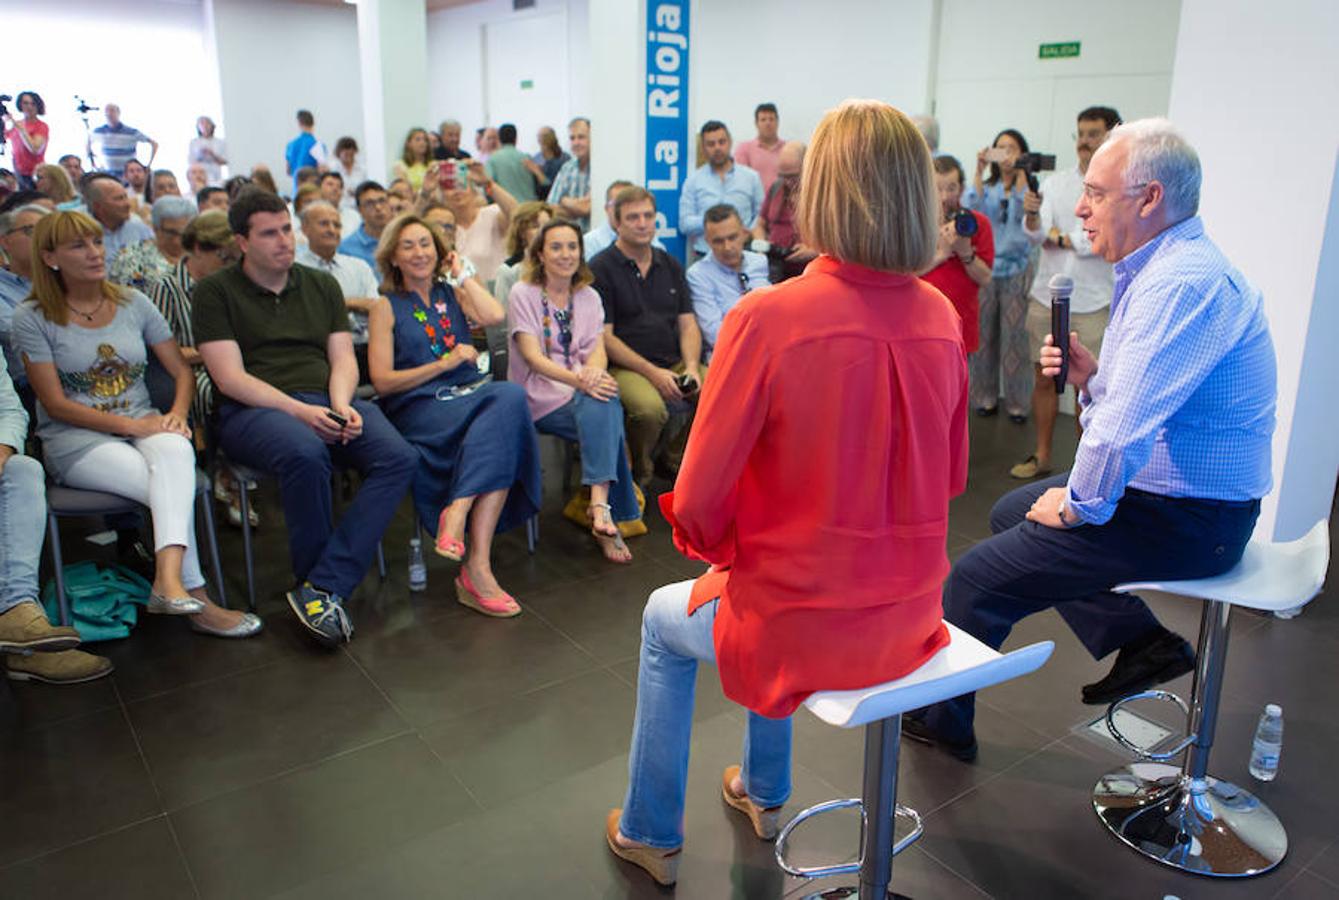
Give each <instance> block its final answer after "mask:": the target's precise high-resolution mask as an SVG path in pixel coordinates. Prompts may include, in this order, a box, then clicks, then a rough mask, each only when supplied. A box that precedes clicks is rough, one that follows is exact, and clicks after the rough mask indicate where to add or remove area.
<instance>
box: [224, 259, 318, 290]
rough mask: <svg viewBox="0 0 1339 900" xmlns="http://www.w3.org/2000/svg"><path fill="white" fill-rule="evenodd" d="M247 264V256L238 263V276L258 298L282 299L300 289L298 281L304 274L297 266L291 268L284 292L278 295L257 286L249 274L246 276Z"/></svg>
mask: <svg viewBox="0 0 1339 900" xmlns="http://www.w3.org/2000/svg"><path fill="white" fill-rule="evenodd" d="M245 262H246V257H245V256H243V257H242V259H241V260H240V261H238V263H237V275H238V277H239V278H241V280H242V283H243V284H245V285H246V286H247V289H248V290H249V291H250V292H251V293H252V294H254V295H255V296H257V297H266V298H274V297H280V298H281V297H283V296H284V295H285V294H288V293H290V292H292V291H294V290H297V287H298V279H299V278H301V277H302V276H301V272H302V270H301V269H299V268H298V267H297V266H292V267H290V268H289V270H288V280H287V281H286V282H284V287H283V290H281V291H279V293H277V294H276V293H275V292H274V291H272V290H270V289H269V288H267V287H263V286H261V285H259V284H256V282H254V281H252V280H251V276H250V275H248V274H246V269H245V268H243V264H244V263H245Z"/></svg>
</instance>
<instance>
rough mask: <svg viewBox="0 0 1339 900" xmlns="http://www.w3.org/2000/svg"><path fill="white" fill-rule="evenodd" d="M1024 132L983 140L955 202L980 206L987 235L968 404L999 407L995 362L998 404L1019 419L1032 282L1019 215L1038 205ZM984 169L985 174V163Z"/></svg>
mask: <svg viewBox="0 0 1339 900" xmlns="http://www.w3.org/2000/svg"><path fill="white" fill-rule="evenodd" d="M1028 152H1029V151H1028V145H1027V139H1026V138H1024V137H1023V135H1022V134H1020V133H1019V132H1018V131H1017V130H1015V129H1013V128H1006V129H1005V130H1003V131H1001V132H1000V133H999V134H998V135H996V136H995V140H994V141H993V142H992V143H991V146H990V147H987V148H985V149H982V150H981V151H980V152H978V153H977V154H976V173H975V175H974V177H973V178H972V187H971V188H970V189H969V190H968V191H967V194H966V197H965V198H964V199H963V206H966V207H968V208H969V209H974V210H976V211H977V212H979V213H983V214H985V216H986V217H987V218H989V219H990V225H991V230H992V231H993V232H994V237H995V261H994V263H993V264H992V269H991V279H990V281H989V282H987V283H986V284H985V286H984V287H983V289H982V291H981V315H980V322H981V344H980V347H979V349H978V350H977V352H976V353H974V354H972V356H971V357H970V358H969V359H968V360H967V364H968V368H969V369H970V371H971V379H972V406H973V407H975V409H976V414H977V415H978V416H993V415H995V413H996V412H998V411H999V406H998V404H999V400H1000V370H1001V366H1002V367H1003V370H1004V411H1005V412H1006V413H1008V414H1009V419H1010V421H1012V422H1014V423H1015V424H1017V425H1021V424H1023V423H1024V422H1026V421H1027V412H1028V404H1029V397H1030V396H1031V394H1032V362H1031V360H1032V348H1031V347H1030V346H1029V345H1028V336H1027V304H1028V299H1027V292H1028V288H1029V287H1030V286H1031V284H1032V277H1031V269H1032V251H1033V246H1032V242H1031V241H1029V240H1028V238H1027V235H1026V234H1024V233H1023V216H1024V214H1025V213H1027V212H1035V211H1036V210H1038V209H1040V208H1041V197H1040V196H1038V195H1037V194H1036V193H1035V192H1034V191H1030V190H1029V189H1028V173H1027V172H1025V171H1024V170H1023V169H1021V168H1019V167H1018V166H1017V165H1016V163H1017V161H1018V157H1019V156H1021V155H1022V154H1024V153H1028ZM987 167H989V169H990V174H989V175H988V176H987V175H986V174H985V173H986V168H987Z"/></svg>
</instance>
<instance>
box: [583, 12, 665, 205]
mask: <svg viewBox="0 0 1339 900" xmlns="http://www.w3.org/2000/svg"><path fill="white" fill-rule="evenodd" d="M646 2H647V0H590V5H589V8H588V13H589V17H590V55H591V58H590V69H589V71H590V79H591V86H592V89H591V92H590V112H589V115H590V120H591V125H590V135H591V137H590V147H591V149H590V195H591V210H590V214H591V227H592V228H593V227H595V226H596V225H598V224H600V223H601V222H603V221H604V192H605V190H606V189H607V188H608V187H609V183H610V182H611V181H617V180H619V179H621V178H622V179H627V180H628V181H631V182H633V183H634V184H643V183H645V178H646V110H645V109H644V105H645V100H646V75H645V72H646V64H645V61H644V60H645V59H646ZM651 2H654V0H651Z"/></svg>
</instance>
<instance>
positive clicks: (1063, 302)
mask: <svg viewBox="0 0 1339 900" xmlns="http://www.w3.org/2000/svg"><path fill="white" fill-rule="evenodd" d="M1046 287H1047V288H1048V289H1049V290H1050V291H1051V341H1052V342H1053V343H1054V344H1055V346H1057V347H1059V348H1060V373H1059V374H1058V375H1056V376H1055V392H1056V393H1057V394H1063V393H1064V392H1065V379H1066V378H1068V377H1069V297H1070V295H1071V294H1073V293H1074V279H1073V278H1070V277H1069V276H1068V275H1052V276H1051V280H1050V281H1048V282H1046Z"/></svg>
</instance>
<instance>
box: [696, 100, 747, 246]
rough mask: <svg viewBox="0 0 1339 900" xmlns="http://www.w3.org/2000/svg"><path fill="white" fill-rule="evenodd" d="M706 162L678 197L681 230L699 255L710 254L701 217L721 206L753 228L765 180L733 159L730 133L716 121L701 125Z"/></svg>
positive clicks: (721, 123) (722, 124)
mask: <svg viewBox="0 0 1339 900" xmlns="http://www.w3.org/2000/svg"><path fill="white" fill-rule="evenodd" d="M701 134H702V148H703V150H704V151H705V152H706V154H707V162H706V164H705V165H703V166H701V167H700V168H698V169H697V170H696V171H694V172H693V174H691V175H689V176H688V177H687V178H686V179H684V182H683V191H682V193H680V194H679V231H681V232H682V233H683V236H684V237H685V238H687V240H688V242H689V246H690V247H692V249H693V251H694V252H696V253H697V254H698V255H699V256H705V255H706V254H707V251H708V247H707V240H706V237H705V234H704V231H703V222H702V217H703V216H704V215H705V214H706V212H707V210H709V209H711V208H712V207H713V206H716V205H717V204H719V203H728V204H730V205H731V206H733V207H734V208H735V209H737V210H739V218H740V219H741V220H742V221H743V223H744V227H745V228H752V227H753V223H754V222H756V221H757V220H758V213H759V212H760V211H761V210H762V203H763V189H762V179H761V178H759V177H758V173H757V172H755V171H753V170H752V169H750V168H749V167H748V166H743V165H739V164H737V163H736V162H735V161H734V160H733V159H732V158H731V157H730V131H729V129H727V128H726V127H725V123H723V122H717V121H715V120H714V119H713V120H712V121H710V122H708V123H707V124H705V125H703V126H702V132H701Z"/></svg>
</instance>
